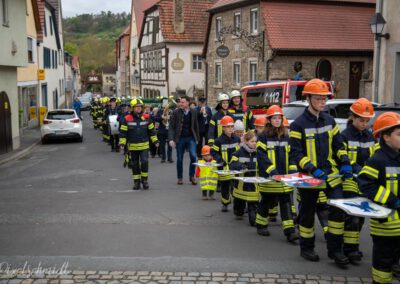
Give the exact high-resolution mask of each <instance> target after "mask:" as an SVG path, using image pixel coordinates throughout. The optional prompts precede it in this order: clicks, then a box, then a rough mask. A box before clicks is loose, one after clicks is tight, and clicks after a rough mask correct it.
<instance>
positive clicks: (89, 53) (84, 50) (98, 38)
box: [63, 11, 130, 75]
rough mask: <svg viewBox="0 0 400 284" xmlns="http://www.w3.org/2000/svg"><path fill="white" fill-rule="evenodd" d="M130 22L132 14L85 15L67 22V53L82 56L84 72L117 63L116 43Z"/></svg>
mask: <svg viewBox="0 0 400 284" xmlns="http://www.w3.org/2000/svg"><path fill="white" fill-rule="evenodd" d="M129 23H130V14H127V13H125V12H123V13H117V14H114V13H112V12H110V11H108V12H104V11H103V12H101V13H100V14H82V15H77V16H75V17H70V18H66V19H63V26H64V42H65V50H66V51H68V52H69V53H71V54H73V55H78V56H79V63H80V67H81V73H82V74H83V75H85V74H87V73H88V72H90V71H92V70H94V71H100V69H101V66H103V65H108V64H115V41H116V40H117V38H118V37H119V35H120V34H121V33H122V32H123V31H124V29H125V28H126V27H127V26H128V25H129Z"/></svg>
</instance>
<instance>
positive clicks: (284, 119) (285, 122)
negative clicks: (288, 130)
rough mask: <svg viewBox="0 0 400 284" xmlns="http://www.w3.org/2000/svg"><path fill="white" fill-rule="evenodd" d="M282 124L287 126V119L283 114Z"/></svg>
mask: <svg viewBox="0 0 400 284" xmlns="http://www.w3.org/2000/svg"><path fill="white" fill-rule="evenodd" d="M283 126H284V127H289V120H288V119H287V118H286V116H283Z"/></svg>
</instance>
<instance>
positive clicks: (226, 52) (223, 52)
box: [216, 45, 230, 58]
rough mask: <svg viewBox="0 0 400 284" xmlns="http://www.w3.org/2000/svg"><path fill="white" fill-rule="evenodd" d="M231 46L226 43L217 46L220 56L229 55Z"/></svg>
mask: <svg viewBox="0 0 400 284" xmlns="http://www.w3.org/2000/svg"><path fill="white" fill-rule="evenodd" d="M229 52H230V51H229V48H228V47H227V46H225V45H220V46H218V47H217V50H216V53H217V55H218V56H219V57H221V58H225V57H227V56H228V55H229Z"/></svg>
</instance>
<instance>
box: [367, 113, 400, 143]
mask: <svg viewBox="0 0 400 284" xmlns="http://www.w3.org/2000/svg"><path fill="white" fill-rule="evenodd" d="M394 126H400V114H398V113H395V112H392V111H388V112H385V113H382V114H381V115H380V116H378V118H377V119H376V120H375V122H374V125H372V130H373V131H374V132H373V134H374V136H375V138H378V137H379V136H380V134H381V132H382V131H385V130H387V129H389V128H391V127H394Z"/></svg>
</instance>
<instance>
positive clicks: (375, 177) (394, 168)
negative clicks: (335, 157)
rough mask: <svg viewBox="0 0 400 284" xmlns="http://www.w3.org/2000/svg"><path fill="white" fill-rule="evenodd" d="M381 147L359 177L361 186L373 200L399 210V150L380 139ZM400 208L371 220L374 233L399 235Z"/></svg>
mask: <svg viewBox="0 0 400 284" xmlns="http://www.w3.org/2000/svg"><path fill="white" fill-rule="evenodd" d="M380 145H381V148H380V150H378V151H377V152H376V153H375V154H374V155H373V156H372V157H371V158H370V159H368V160H367V162H366V163H365V166H364V167H363V168H362V170H361V172H360V174H359V176H358V185H359V188H360V190H361V191H362V193H363V194H365V195H366V196H367V197H368V198H369V199H370V200H372V201H374V202H376V203H379V204H382V205H384V206H386V207H388V208H392V209H396V208H395V207H396V202H397V200H398V199H399V198H400V190H399V183H400V152H399V151H395V150H393V149H392V148H390V147H389V146H388V145H386V143H384V142H382V141H381V142H380ZM399 211H400V208H397V210H393V213H392V214H391V215H390V216H389V217H388V218H386V219H371V222H370V228H371V235H373V236H382V237H394V236H400V218H399Z"/></svg>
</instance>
